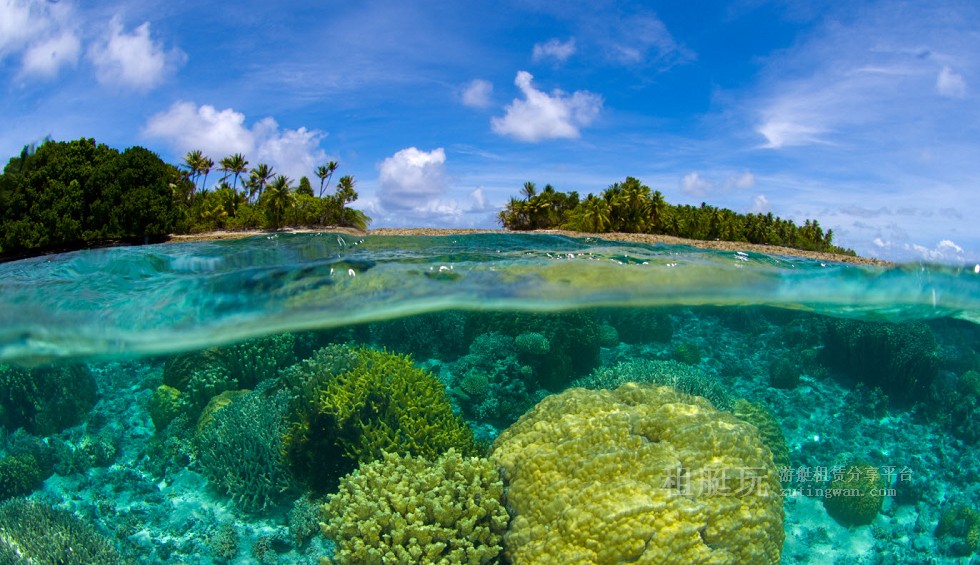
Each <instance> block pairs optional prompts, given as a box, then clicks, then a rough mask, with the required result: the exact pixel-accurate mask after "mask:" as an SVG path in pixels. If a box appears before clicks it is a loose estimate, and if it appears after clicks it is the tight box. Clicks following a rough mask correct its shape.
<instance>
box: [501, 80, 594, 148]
mask: <svg viewBox="0 0 980 565" xmlns="http://www.w3.org/2000/svg"><path fill="white" fill-rule="evenodd" d="M533 79H534V77H533V76H532V75H531V73H528V72H527V71H519V72H518V73H517V78H516V79H515V80H514V84H516V85H517V87H518V88H520V89H521V93H523V94H524V99H523V100H521V99H514V101H513V102H511V103H510V105H509V106H507V108H506V110H507V111H506V114H505V115H504V116H503V117H502V118H501V117H495V118H493V119H492V120H491V122H490V124H491V127H492V128H493V131H494V132H495V133H497V134H499V135H508V136H511V137H513V138H515V139H518V140H521V141H530V142H535V141H541V140H543V139H558V138H567V139H574V138H577V137H579V128H580V127H584V126H588V125H589V124H591V123H592V122H593V121H594V120H595V119H596V117H597V116H598V115H599V111H600V110H601V109H602V97H600V96H598V95H596V94H592V93H591V92H587V91H584V90H579V91H576V92H574V93H573V94H572V95H570V96H569V95H568V94H566V93H565V92H562V91H560V90H554V91H552V93H551V94H550V95H549V94H548V93H546V92H542V91H540V90H537V89H536V88H534V86H533V85H532V84H531V81H532V80H533Z"/></svg>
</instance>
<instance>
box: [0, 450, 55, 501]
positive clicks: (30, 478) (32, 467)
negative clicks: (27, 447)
mask: <svg viewBox="0 0 980 565" xmlns="http://www.w3.org/2000/svg"><path fill="white" fill-rule="evenodd" d="M43 480H44V475H43V473H42V471H41V467H40V466H39V465H38V464H37V459H35V458H34V456H33V455H13V456H10V457H3V458H0V500H7V499H8V498H13V497H15V496H25V495H28V494H30V493H32V492H34V490H35V489H37V488H38V487H39V486H41V482H42V481H43Z"/></svg>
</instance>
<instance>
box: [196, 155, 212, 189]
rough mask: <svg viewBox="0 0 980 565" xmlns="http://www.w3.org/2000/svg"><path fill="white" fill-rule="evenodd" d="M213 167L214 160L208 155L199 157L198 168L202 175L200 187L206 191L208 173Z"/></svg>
mask: <svg viewBox="0 0 980 565" xmlns="http://www.w3.org/2000/svg"><path fill="white" fill-rule="evenodd" d="M213 168H214V161H212V160H211V158H210V157H204V158H203V159H201V162H200V166H199V168H198V170H199V171H200V174H202V175H204V182H202V183H201V189H202V190H204V191H207V189H208V173H210V172H211V169H213Z"/></svg>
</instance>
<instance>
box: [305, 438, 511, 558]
mask: <svg viewBox="0 0 980 565" xmlns="http://www.w3.org/2000/svg"><path fill="white" fill-rule="evenodd" d="M503 491H504V486H503V482H502V481H501V479H500V476H499V474H498V472H497V469H496V467H495V465H494V464H493V463H492V462H490V461H489V460H487V459H485V458H480V457H463V456H462V455H460V454H459V453H458V452H457V451H455V450H454V449H450V450H449V451H447V452H446V453H444V454H443V455H442V456H440V457H439V458H438V459H436V460H435V461H430V460H427V459H425V458H421V457H412V456H411V455H408V456H405V457H401V456H399V455H397V454H391V453H384V454H383V456H382V457H381V459H379V460H376V461H374V462H371V463H367V464H365V465H361V467H360V468H359V469H358V470H357V472H356V473H352V474H350V475H347V476H346V477H344V478H343V479H342V480H341V482H340V490H339V492H337V493H336V494H333V495H331V496H330V497H329V499H328V501H327V504H326V505H325V506H324V512H323V521H324V526H323V532H324V534H326V535H327V536H329V537H331V538H333V539H334V540H335V541H336V542H337V553H336V556H335V557H336V560H337V561H338V562H340V563H419V564H443V565H455V564H458V563H468V564H473V565H479V564H481V563H491V562H495V561H496V559H497V557H498V555H499V554H500V553H501V551H502V547H501V541H502V539H503V535H504V532H505V531H506V529H507V522H508V520H509V516H508V514H507V510H506V509H505V508H504V505H503Z"/></svg>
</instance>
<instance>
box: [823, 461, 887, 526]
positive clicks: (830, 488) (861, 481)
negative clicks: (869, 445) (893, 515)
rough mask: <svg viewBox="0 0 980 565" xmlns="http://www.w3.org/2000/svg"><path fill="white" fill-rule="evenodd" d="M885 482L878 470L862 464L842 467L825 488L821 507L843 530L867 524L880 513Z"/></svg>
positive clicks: (856, 463) (857, 462) (861, 462)
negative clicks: (844, 527) (846, 527)
mask: <svg viewBox="0 0 980 565" xmlns="http://www.w3.org/2000/svg"><path fill="white" fill-rule="evenodd" d="M884 488H885V479H884V478H883V477H882V476H881V474H880V473H878V469H877V468H876V467H874V466H873V465H871V464H869V463H866V462H864V461H855V462H853V463H850V464H848V465H845V466H844V467H843V468H842V469H841V470H840V471H839V472H837V473H835V477H834V479H833V480H832V481H831V482H830V484H829V485H827V492H826V493H825V495H824V499H823V505H824V508H826V509H827V513H828V514H830V516H831V517H832V518H833V519H834V520H837V522H838V523H840V524H841V525H843V526H863V525H867V524H870V523H871V522H872V521H873V520H874V519H875V516H877V515H878V512H879V511H881V505H882V502H884V500H885V496H884Z"/></svg>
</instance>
